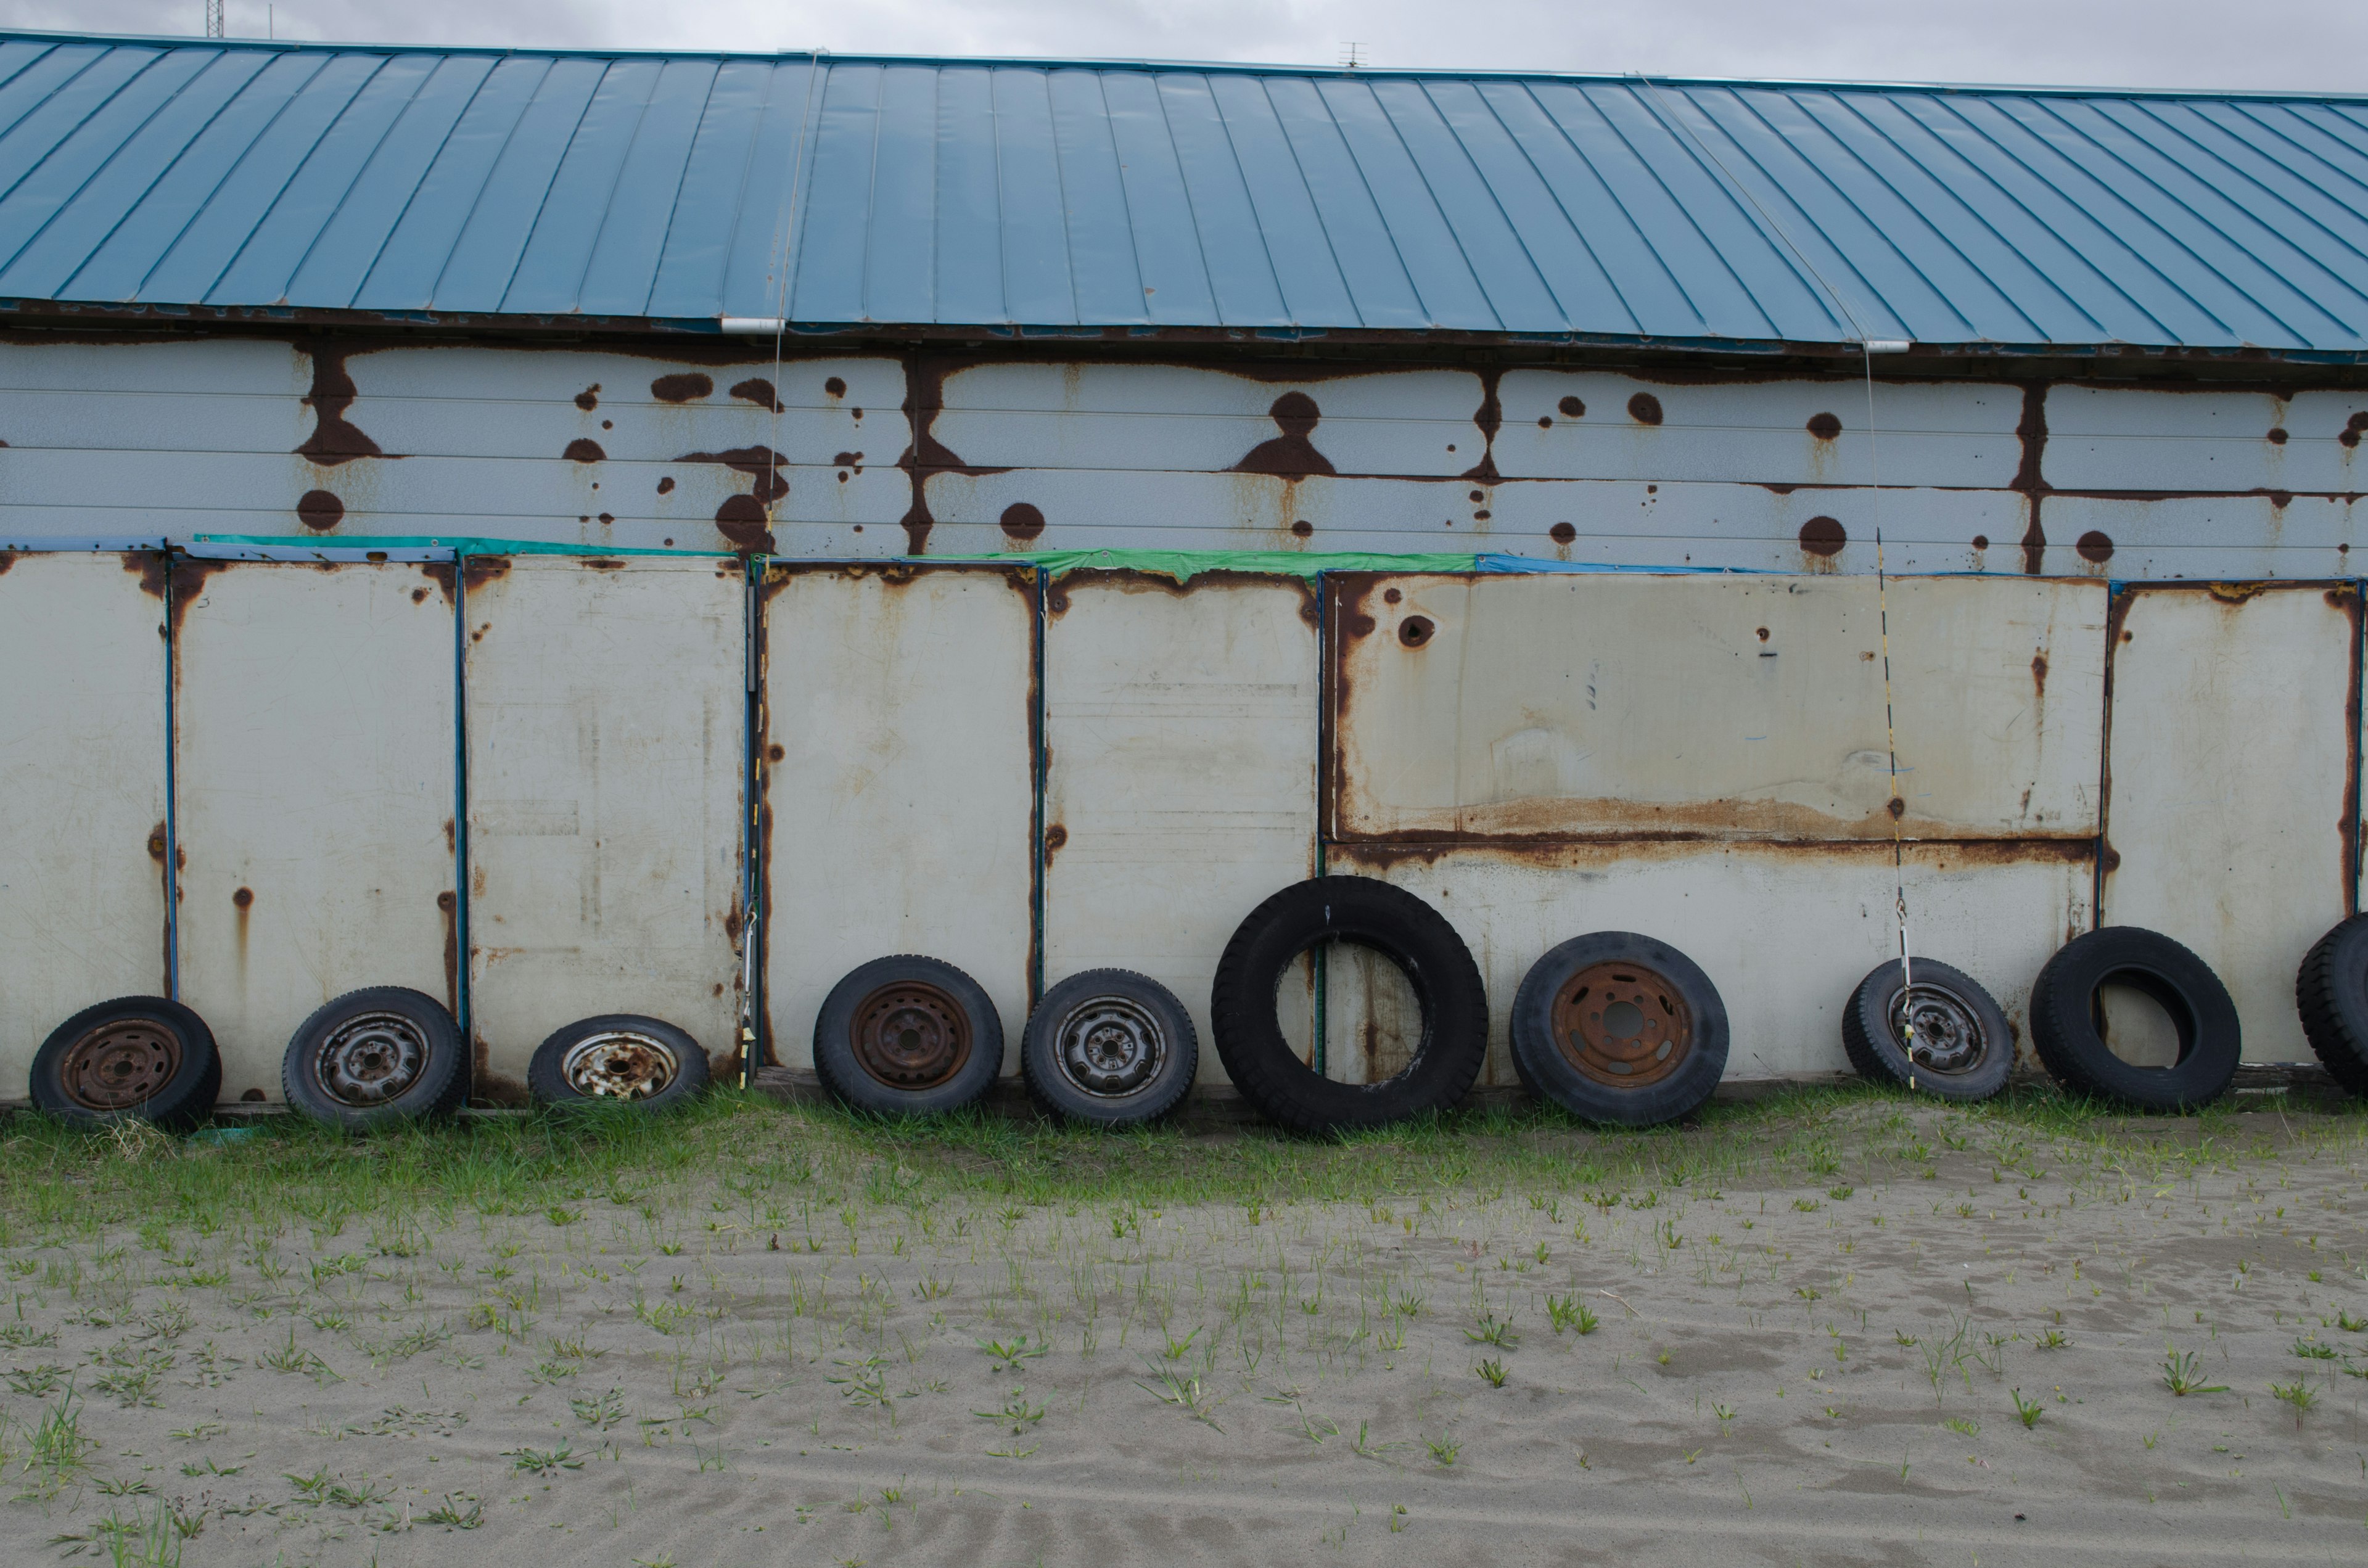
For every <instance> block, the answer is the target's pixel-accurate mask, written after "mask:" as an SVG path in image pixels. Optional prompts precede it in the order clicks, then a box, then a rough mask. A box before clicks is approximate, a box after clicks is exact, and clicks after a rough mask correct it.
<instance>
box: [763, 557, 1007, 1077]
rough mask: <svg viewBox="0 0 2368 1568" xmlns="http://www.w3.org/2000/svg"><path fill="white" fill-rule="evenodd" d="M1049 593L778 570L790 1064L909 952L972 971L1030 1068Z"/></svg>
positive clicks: (989, 581)
mask: <svg viewBox="0 0 2368 1568" xmlns="http://www.w3.org/2000/svg"><path fill="white" fill-rule="evenodd" d="M1035 672H1036V592H1035V585H1034V574H1033V572H1032V570H1030V569H1027V568H1011V567H1001V566H962V565H952V564H949V565H944V566H935V565H922V564H918V563H910V562H896V563H890V564H882V565H877V566H859V565H846V564H835V565H814V566H795V567H777V568H775V569H774V571H773V573H772V574H771V576H770V577H769V578H768V581H767V583H766V585H765V665H764V676H763V680H764V688H763V690H764V699H765V700H764V729H763V732H762V733H761V734H760V736H759V746H760V756H761V757H762V758H763V762H762V768H763V773H762V778H763V784H762V790H763V798H762V800H761V801H760V802H759V808H760V812H761V813H762V819H761V827H762V838H763V850H762V852H763V854H764V857H765V883H766V892H765V901H766V908H767V911H768V918H767V920H766V921H765V923H764V926H763V939H764V942H765V956H766V966H767V967H766V973H765V986H766V991H765V997H766V1002H765V1006H766V1012H767V1015H768V1020H769V1028H770V1034H771V1049H772V1052H773V1054H774V1055H775V1057H776V1058H778V1059H779V1060H780V1062H781V1063H782V1064H783V1065H785V1066H790V1067H797V1068H810V1067H812V1066H813V1051H814V1044H813V1041H814V1015H815V1014H816V1013H817V1012H818V1011H819V1010H820V1009H821V1006H822V1003H823V998H824V997H825V996H826V995H828V994H829V993H830V989H831V987H832V986H834V985H836V984H837V983H838V981H839V979H840V978H841V977H842V976H844V975H845V974H846V973H847V972H848V971H849V970H851V969H853V968H855V967H856V966H857V965H858V964H861V963H865V962H868V961H870V960H872V959H876V958H882V957H884V956H887V955H889V954H893V953H920V954H925V955H927V956H928V957H930V958H936V959H941V960H945V961H946V962H948V963H951V964H953V965H955V966H956V967H958V968H960V969H962V971H965V972H967V973H968V974H970V975H971V976H972V977H973V979H975V980H976V981H977V982H978V983H979V984H980V985H981V986H982V987H984V988H985V991H986V994H987V995H988V996H989V997H990V998H991V999H992V1000H993V1001H994V1003H995V1006H996V1012H997V1013H998V1014H999V1015H1000V1016H1001V1018H1002V1022H1003V1026H1004V1040H1005V1042H1006V1044H1005V1062H1004V1064H1003V1070H1004V1071H1005V1072H1006V1073H1017V1072H1018V1071H1019V1055H1018V1052H1019V1032H1020V1026H1021V1025H1022V1024H1023V1023H1024V1022H1025V1021H1026V1019H1027V1017H1028V1008H1029V1002H1030V991H1029V971H1030V959H1031V956H1032V953H1031V949H1032V945H1033V942H1034V929H1035V919H1034V889H1035V846H1034V843H1033V840H1032V837H1031V833H1032V824H1033V821H1034V812H1035V767H1034V756H1033V753H1034V748H1035V744H1036V735H1035V684H1036V673H1035Z"/></svg>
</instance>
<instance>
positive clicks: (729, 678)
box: [467, 555, 747, 1102]
mask: <svg viewBox="0 0 2368 1568" xmlns="http://www.w3.org/2000/svg"><path fill="white" fill-rule="evenodd" d="M471 560H472V569H471V570H470V572H469V573H468V576H467V581H468V595H467V606H468V623H469V637H468V645H467V646H468V653H467V658H468V666H467V676H468V728H469V737H468V757H469V884H470V895H469V983H470V992H469V1000H470V1026H471V1032H472V1035H473V1036H474V1037H475V1038H474V1039H473V1040H472V1049H473V1051H474V1052H475V1054H476V1067H477V1079H476V1093H477V1095H478V1096H479V1097H481V1098H486V1099H492V1100H495V1101H497V1102H522V1101H523V1099H524V1097H525V1094H526V1082H527V1069H528V1065H529V1062H531V1060H532V1058H533V1055H534V1051H535V1047H536V1046H537V1045H538V1044H539V1043H541V1041H542V1040H544V1039H545V1038H546V1037H548V1036H549V1035H550V1034H551V1033H552V1030H554V1029H557V1028H560V1027H561V1026H562V1025H564V1024H566V1023H569V1022H571V1021H572V1020H574V1019H576V1018H580V1017H585V1016H586V1015H587V1014H595V1013H635V1014H642V1015H645V1016H647V1017H656V1018H663V1019H664V1020H666V1022H668V1023H670V1024H673V1025H674V1026H675V1027H676V1028H680V1029H683V1030H685V1031H687V1032H688V1033H689V1035H690V1036H691V1038H692V1039H694V1040H697V1041H699V1043H700V1046H701V1047H702V1048H704V1049H705V1051H707V1055H708V1062H709V1066H710V1070H711V1072H712V1073H713V1074H715V1075H716V1076H718V1077H721V1076H722V1075H723V1074H726V1073H727V1072H729V1071H731V1070H732V1063H733V1062H734V1057H735V1054H736V1031H737V1025H738V1017H739V991H740V985H741V964H740V960H739V957H738V953H737V949H738V943H739V934H740V930H741V913H742V912H741V903H742V893H743V881H742V874H741V868H742V858H743V853H742V847H741V846H742V834H741V831H740V824H741V821H742V816H741V812H742V804H743V801H742V794H743V783H742V779H743V767H744V758H745V756H746V752H745V749H744V747H745V744H746V743H745V738H744V732H745V730H746V683H745V679H744V676H745V672H746V650H745V646H744V641H745V638H746V619H747V610H746V584H747V577H746V572H745V570H744V569H743V567H742V566H741V564H740V562H738V561H737V560H736V559H730V558H716V557H708V558H704V559H695V560H664V559H659V558H655V557H649V556H632V557H624V558H620V559H616V560H609V559H602V558H588V559H586V558H577V557H567V556H535V555H527V556H518V557H515V558H512V559H510V560H508V561H507V562H499V563H496V562H491V561H481V560H479V559H478V558H476V557H472V558H471Z"/></svg>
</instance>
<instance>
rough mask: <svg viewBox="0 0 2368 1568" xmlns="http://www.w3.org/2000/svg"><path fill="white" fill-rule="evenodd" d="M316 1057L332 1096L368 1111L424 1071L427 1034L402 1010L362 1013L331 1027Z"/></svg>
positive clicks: (325, 1088) (400, 1091)
mask: <svg viewBox="0 0 2368 1568" xmlns="http://www.w3.org/2000/svg"><path fill="white" fill-rule="evenodd" d="M314 1061H315V1062H316V1063H317V1076H318V1077H319V1080H320V1085H321V1088H322V1090H323V1091H324V1093H326V1094H327V1095H328V1096H329V1097H330V1098H331V1099H333V1100H336V1102H337V1103H338V1104H339V1105H346V1106H353V1107H356V1108H360V1109H368V1108H371V1107H373V1106H382V1105H384V1104H386V1103H387V1102H388V1101H389V1100H392V1099H395V1098H397V1097H399V1096H401V1095H403V1093H404V1091H405V1090H407V1089H409V1088H411V1086H412V1085H415V1084H416V1083H418V1082H419V1076H420V1074H423V1073H425V1072H426V1071H427V1031H426V1030H424V1029H422V1028H420V1027H419V1026H418V1025H417V1024H416V1023H414V1022H413V1021H412V1020H411V1019H409V1018H406V1017H404V1016H403V1015H402V1014H401V1013H360V1014H357V1015H356V1016H355V1017H350V1018H347V1020H346V1021H345V1022H343V1023H341V1024H339V1025H338V1026H337V1027H336V1028H334V1029H332V1030H330V1031H329V1038H328V1039H327V1040H323V1041H322V1042H321V1050H320V1053H319V1055H318V1056H317V1057H315V1058H314Z"/></svg>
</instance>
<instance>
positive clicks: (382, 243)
mask: <svg viewBox="0 0 2368 1568" xmlns="http://www.w3.org/2000/svg"><path fill="white" fill-rule="evenodd" d="M448 58H449V57H448ZM501 68H502V62H500V61H498V60H497V61H495V62H494V63H493V65H492V66H491V67H489V68H488V69H487V70H486V72H485V74H484V75H482V76H480V77H478V78H477V85H475V86H473V87H472V88H470V89H469V101H468V102H467V103H464V104H462V105H461V112H460V113H458V114H456V115H454V116H453V117H452V123H451V124H450V125H448V126H446V127H445V128H444V134H443V135H441V136H439V137H438V138H437V139H436V151H435V152H433V153H429V154H428V156H427V162H426V163H424V164H422V165H419V176H418V177H417V178H416V179H414V180H413V181H412V182H411V189H410V191H409V192H408V193H407V194H406V195H405V196H404V199H403V208H402V210H400V211H398V212H397V213H395V215H394V222H392V223H389V224H388V225H387V226H386V233H382V234H381V235H380V236H379V238H378V244H377V245H376V246H374V247H373V248H372V249H371V251H370V262H369V265H367V266H365V267H361V268H360V269H359V271H357V272H356V273H355V274H354V291H353V293H352V294H349V295H347V297H346V305H347V308H348V309H351V308H352V307H353V302H354V301H355V300H356V299H357V298H359V296H360V294H361V291H362V290H364V289H367V288H368V287H370V274H371V273H373V272H376V271H377V270H378V264H379V261H380V259H381V257H383V256H385V255H386V247H387V246H388V245H390V244H393V243H394V236H395V233H396V232H397V231H398V230H400V229H401V228H402V227H403V221H404V219H405V218H408V217H409V216H411V206H412V203H413V202H415V201H417V200H418V199H419V191H420V187H422V186H425V185H426V184H427V176H430V175H432V174H434V173H435V172H436V165H437V163H438V160H439V159H441V158H442V157H443V156H444V149H445V148H447V147H449V146H450V145H451V144H452V133H453V132H454V131H458V130H460V129H461V121H462V120H464V119H468V118H469V111H470V110H471V109H472V108H476V107H477V97H478V95H480V94H482V93H483V92H484V90H485V84H486V83H488V82H490V81H492V80H493V79H494V74H495V72H497V71H499V70H500V69H501ZM428 80H429V81H433V80H435V78H434V77H433V76H432V75H431V76H430V77H429V78H428ZM423 85H425V84H423ZM418 101H419V100H418V98H417V97H416V95H415V96H414V97H413V99H412V102H413V103H415V104H416V103H417V102H418ZM406 112H407V111H406ZM402 119H403V117H402V116H401V115H397V116H395V121H396V123H397V124H400V123H401V122H402ZM387 129H388V131H390V132H392V131H393V126H389V127H388V128H387ZM385 146H386V142H384V140H382V139H381V142H379V147H380V149H381V150H383V149H384V148H385ZM371 156H372V157H376V156H377V154H376V153H372V154H371ZM369 172H370V160H369V159H365V160H363V163H362V168H361V174H367V173H369ZM360 177H361V176H360V174H357V175H356V176H355V181H356V183H357V184H359V181H360ZM321 227H322V230H323V232H324V233H325V232H326V231H327V229H328V224H326V223H324V224H323V225H321ZM308 254H309V251H308ZM289 276H290V278H293V277H294V276H295V274H294V273H290V274H289ZM429 298H430V301H433V299H434V296H432V295H431V296H429Z"/></svg>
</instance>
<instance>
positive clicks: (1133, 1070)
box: [1053, 996, 1167, 1099]
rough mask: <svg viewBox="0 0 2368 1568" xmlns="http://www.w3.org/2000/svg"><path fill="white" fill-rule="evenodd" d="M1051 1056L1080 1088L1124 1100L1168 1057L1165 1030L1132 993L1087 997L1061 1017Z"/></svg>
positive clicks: (1155, 1074)
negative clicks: (1129, 994) (1128, 994)
mask: <svg viewBox="0 0 2368 1568" xmlns="http://www.w3.org/2000/svg"><path fill="white" fill-rule="evenodd" d="M1053 1060H1054V1061H1055V1062H1058V1063H1060V1067H1061V1076H1062V1077H1064V1078H1065V1079H1067V1080H1068V1081H1069V1083H1070V1084H1071V1085H1074V1086H1075V1087H1076V1089H1077V1090H1078V1091H1079V1092H1081V1093H1083V1094H1087V1095H1091V1096H1094V1097H1095V1098H1097V1099H1123V1098H1124V1097H1126V1096H1129V1095H1133V1094H1138V1093H1140V1092H1141V1091H1142V1090H1143V1089H1144V1087H1145V1086H1146V1085H1149V1084H1150V1083H1151V1081H1152V1080H1153V1079H1155V1078H1156V1077H1157V1076H1158V1075H1159V1070H1160V1068H1161V1067H1162V1066H1164V1065H1165V1064H1166V1063H1167V1031H1166V1030H1165V1029H1163V1028H1160V1027H1159V1020H1157V1019H1156V1018H1155V1017H1152V1016H1151V1014H1150V1013H1149V1012H1148V1011H1146V1010H1145V1009H1144V1007H1143V1006H1141V1005H1140V1004H1139V1003H1137V1002H1135V1001H1134V1000H1133V998H1132V997H1128V996H1094V997H1089V998H1088V999H1087V1000H1086V1001H1083V1002H1080V1003H1078V1004H1077V1005H1076V1006H1075V1007H1072V1008H1070V1009H1069V1012H1068V1014H1067V1016H1066V1017H1063V1018H1062V1020H1061V1027H1060V1030H1059V1032H1058V1033H1057V1034H1056V1035H1055V1036H1054V1037H1053Z"/></svg>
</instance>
